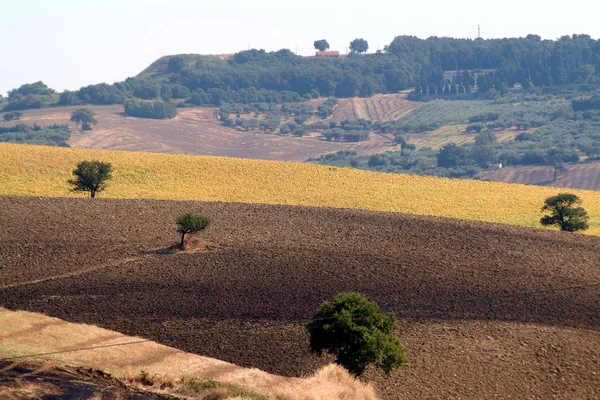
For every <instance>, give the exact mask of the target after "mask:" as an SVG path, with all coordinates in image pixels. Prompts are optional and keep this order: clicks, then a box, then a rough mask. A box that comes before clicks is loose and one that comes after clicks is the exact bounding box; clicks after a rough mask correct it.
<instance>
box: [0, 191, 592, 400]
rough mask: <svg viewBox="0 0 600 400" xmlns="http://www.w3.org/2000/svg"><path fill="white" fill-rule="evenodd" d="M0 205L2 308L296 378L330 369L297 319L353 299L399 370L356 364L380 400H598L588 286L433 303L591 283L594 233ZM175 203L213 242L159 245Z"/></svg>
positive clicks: (252, 213) (168, 240) (120, 205)
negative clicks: (199, 246)
mask: <svg viewBox="0 0 600 400" xmlns="http://www.w3.org/2000/svg"><path fill="white" fill-rule="evenodd" d="M0 210H1V211H0V226H2V227H3V229H2V230H0V265H1V266H2V269H1V270H0V277H1V281H0V287H1V289H0V305H2V306H6V307H9V308H14V309H24V310H30V311H39V312H43V313H46V314H49V315H52V316H56V317H59V318H63V319H66V320H69V321H75V322H85V323H91V324H96V325H99V326H102V327H105V328H108V329H113V330H117V331H120V332H122V333H125V334H132V335H138V336H144V337H149V338H157V339H158V340H159V341H160V342H162V343H164V344H167V345H170V346H174V347H177V348H180V349H183V350H186V351H190V352H194V353H197V354H201V355H205V356H210V357H215V358H219V359H222V360H226V361H230V362H233V363H236V364H238V365H242V366H252V367H258V368H261V369H264V370H266V371H269V372H272V373H277V374H282V375H289V376H300V375H304V374H308V373H310V372H313V371H314V370H315V369H316V368H317V367H319V366H321V365H324V364H325V363H326V362H327V361H329V360H330V359H327V358H320V357H317V356H315V355H313V354H311V353H310V352H309V350H308V338H307V335H306V333H305V331H304V329H303V328H302V327H301V326H299V325H294V322H297V321H298V320H304V319H307V318H310V317H311V316H312V315H314V313H315V311H316V309H317V307H318V305H319V303H320V302H321V301H322V300H324V299H326V298H329V297H331V296H333V295H335V294H337V293H339V292H341V291H359V292H362V293H365V294H366V295H368V296H369V297H371V298H373V299H374V300H376V301H378V302H379V304H380V305H381V307H382V308H384V309H386V310H395V311H396V315H397V318H398V323H399V335H400V337H401V340H402V341H403V342H404V344H405V346H406V347H407V352H408V354H409V357H410V360H411V361H410V365H409V366H408V367H407V368H405V369H403V370H401V371H398V372H396V373H394V374H393V375H392V376H391V377H390V378H386V377H385V376H384V375H382V374H381V373H380V372H378V371H376V370H373V369H370V370H368V372H367V374H366V377H365V378H366V379H367V380H369V381H372V382H374V383H375V385H376V387H377V389H378V390H379V391H380V393H381V394H382V395H383V397H384V398H390V399H393V398H398V399H400V398H402V399H405V398H406V399H408V398H410V399H426V398H470V399H471V398H472V399H483V398H532V399H538V398H539V399H546V398H552V397H556V398H567V399H568V398H573V399H586V398H589V399H592V398H598V397H600V356H599V353H600V338H599V336H598V335H599V333H598V331H599V329H600V319H599V318H598V315H600V301H599V299H598V294H599V289H598V287H591V288H586V289H579V290H566V291H557V292H546V293H540V294H536V295H529V296H519V297H506V298H497V299H488V300H478V301H472V302H460V303H454V304H448V303H447V302H448V301H453V300H459V299H464V298H481V297H488V296H492V297H493V296H498V295H500V296H502V295H507V294H510V293H513V292H516V291H521V290H528V289H549V288H557V287H566V286H579V285H589V284H596V283H600V268H599V265H600V262H599V261H600V238H597V237H588V236H583V235H577V234H566V233H560V232H553V231H545V230H537V229H525V228H518V227H512V226H503V225H494V224H484V223H475V222H466V221H458V220H449V219H442V218H431V217H421V216H411V215H403V214H393V213H376V212H367V211H358V210H334V209H319V208H306V207H289V206H268V205H251V204H229V203H195V202H170V201H146V200H109V199H95V201H90V199H56V198H55V199H53V198H26V197H0ZM188 211H199V212H202V213H204V214H206V215H209V216H210V217H212V218H213V222H214V223H213V227H212V228H211V229H210V230H209V231H207V232H206V233H205V234H204V235H203V239H204V240H205V242H206V243H207V245H209V246H210V245H211V244H212V245H214V246H215V247H216V248H215V249H214V250H212V251H203V252H196V253H177V252H175V253H174V252H170V251H165V249H168V248H169V246H171V245H172V244H173V243H175V242H176V241H177V236H176V234H175V229H174V228H175V227H174V219H175V217H176V216H177V215H179V214H181V213H183V212H188ZM28 282H33V283H28ZM415 304H417V305H419V304H421V305H423V304H433V305H432V306H428V307H417V308H414V309H407V307H410V306H412V305H415ZM288 323H289V324H290V325H287V324H288ZM263 324H284V325H280V326H273V327H264V326H263V327H257V325H263ZM251 327H257V328H256V329H249V328H251ZM201 332H204V333H201ZM182 334H183V336H175V337H172V338H166V336H170V335H182Z"/></svg>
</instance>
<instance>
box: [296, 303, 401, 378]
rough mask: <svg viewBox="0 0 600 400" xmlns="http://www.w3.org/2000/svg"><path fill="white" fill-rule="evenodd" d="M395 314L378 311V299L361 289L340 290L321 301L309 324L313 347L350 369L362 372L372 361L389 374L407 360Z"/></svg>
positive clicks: (357, 373) (353, 371)
mask: <svg viewBox="0 0 600 400" xmlns="http://www.w3.org/2000/svg"><path fill="white" fill-rule="evenodd" d="M394 327H395V322H394V318H393V316H389V315H386V314H384V313H383V312H381V311H379V306H378V305H377V303H376V302H374V301H370V300H369V299H367V298H366V297H365V296H364V295H362V294H360V293H340V294H338V295H337V296H335V297H334V298H333V299H332V300H331V301H325V302H323V303H322V304H321V306H320V308H319V311H318V312H317V314H316V315H315V316H314V317H313V320H312V321H311V322H309V323H308V324H307V325H306V329H307V330H308V332H309V333H310V347H311V349H312V350H313V351H314V352H316V353H322V352H323V351H327V352H329V353H331V354H333V355H335V356H336V357H337V359H336V362H337V363H338V364H340V365H341V366H343V367H344V368H346V369H347V370H348V371H350V373H352V374H354V375H356V376H358V375H361V374H362V373H363V372H364V370H365V368H366V367H367V366H368V365H369V364H375V365H376V366H378V367H379V368H381V369H383V370H384V371H385V373H386V374H388V375H389V374H390V373H391V372H392V371H393V370H395V369H396V368H398V367H401V366H402V365H404V364H406V362H407V359H406V355H405V353H404V347H403V346H402V344H401V343H400V341H399V340H398V338H397V337H396V336H394V334H393V331H394Z"/></svg>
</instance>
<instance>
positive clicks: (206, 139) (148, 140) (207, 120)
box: [0, 105, 393, 161]
mask: <svg viewBox="0 0 600 400" xmlns="http://www.w3.org/2000/svg"><path fill="white" fill-rule="evenodd" d="M85 107H86V108H89V109H91V110H93V111H94V112H95V113H96V119H97V120H98V125H96V126H95V127H94V129H93V130H92V131H89V132H87V133H84V134H74V135H73V136H71V139H70V140H69V144H70V145H71V147H85V148H93V149H107V150H129V151H149V152H155V153H173V154H198V155H214V156H226V157H241V158H253V159H264V160H283V161H305V160H307V159H308V158H313V157H318V156H320V155H322V154H327V153H335V152H336V151H339V150H356V151H358V152H363V153H368V154H371V153H381V152H385V151H388V150H391V149H392V148H393V143H392V138H390V137H384V136H381V135H372V137H371V138H370V139H369V140H367V141H364V142H358V143H340V142H328V141H326V140H324V139H322V138H318V137H314V136H309V137H302V138H298V137H295V136H281V135H275V134H267V133H260V132H243V131H240V130H236V129H232V128H227V127H224V126H222V125H221V124H220V123H219V121H218V120H217V118H216V109H215V108H208V107H194V108H185V109H181V110H179V114H178V115H177V117H175V118H174V119H170V120H154V119H146V118H133V117H127V116H125V115H124V114H123V106H120V105H113V106H85ZM77 108H80V107H56V108H46V109H40V110H26V111H23V117H22V118H21V120H19V121H11V122H4V121H1V122H0V126H11V125H15V124H18V123H24V124H28V125H33V124H34V123H37V124H38V125H42V126H46V125H51V124H69V123H70V125H71V129H73V130H75V126H74V124H73V123H71V122H69V118H70V117H71V113H72V112H73V110H75V109H77Z"/></svg>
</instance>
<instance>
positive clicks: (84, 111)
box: [71, 108, 98, 131]
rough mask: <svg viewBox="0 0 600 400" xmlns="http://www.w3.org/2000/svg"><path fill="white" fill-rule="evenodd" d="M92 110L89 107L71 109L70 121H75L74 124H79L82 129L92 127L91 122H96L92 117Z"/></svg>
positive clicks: (85, 129) (94, 123)
mask: <svg viewBox="0 0 600 400" xmlns="http://www.w3.org/2000/svg"><path fill="white" fill-rule="evenodd" d="M94 115H95V114H94V112H93V111H92V110H90V109H89V108H80V109H78V110H75V111H73V113H72V114H71V121H73V122H75V125H76V126H79V125H81V130H82V131H89V130H91V129H92V126H91V125H92V124H93V125H96V124H98V121H97V120H96V118H94Z"/></svg>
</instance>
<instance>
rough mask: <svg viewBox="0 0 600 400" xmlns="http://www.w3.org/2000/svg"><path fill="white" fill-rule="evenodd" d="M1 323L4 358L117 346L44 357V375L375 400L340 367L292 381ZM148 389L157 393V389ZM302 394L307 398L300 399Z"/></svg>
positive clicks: (21, 314) (54, 326)
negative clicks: (72, 368)
mask: <svg viewBox="0 0 600 400" xmlns="http://www.w3.org/2000/svg"><path fill="white" fill-rule="evenodd" d="M0 318H1V319H2V321H4V323H3V324H1V325H0V355H1V356H3V357H4V356H9V357H10V356H15V355H23V354H36V353H47V352H60V351H63V350H65V349H73V348H87V347H94V346H113V347H102V348H96V349H94V350H86V351H76V352H64V353H58V354H51V355H45V356H44V357H43V359H44V360H45V361H46V362H45V368H44V370H47V369H49V365H77V366H84V367H87V368H93V369H101V370H102V371H105V372H108V373H110V374H112V375H114V376H115V377H117V378H119V379H128V378H132V377H137V376H138V375H139V373H140V372H141V371H142V370H143V371H145V372H147V373H148V374H149V376H150V377H154V379H156V380H157V381H158V382H166V381H169V382H173V383H175V384H176V385H177V386H181V385H178V384H177V383H178V382H179V381H182V380H186V379H187V380H189V379H196V380H198V381H201V380H202V378H203V377H210V379H212V380H215V381H217V382H220V383H224V384H226V385H234V386H235V387H239V388H242V387H243V388H244V389H245V390H238V392H243V393H244V392H245V393H247V394H248V396H247V397H244V398H257V397H258V396H256V395H255V396H254V397H252V396H251V394H253V393H252V392H254V393H257V394H260V395H261V396H267V397H269V398H277V397H278V396H279V398H285V399H288V400H293V399H296V398H297V399H300V398H301V399H306V398H314V399H317V398H339V397H340V396H341V395H343V394H345V395H347V397H346V398H347V399H349V400H350V399H364V398H365V397H370V398H373V399H374V398H376V396H375V393H374V391H373V388H372V387H371V386H370V385H368V384H365V383H362V382H360V381H358V380H356V379H354V378H352V377H351V376H350V375H349V374H348V373H347V372H346V371H345V370H343V369H342V368H340V367H338V366H336V365H329V366H326V367H323V368H321V369H320V370H319V371H317V372H316V373H315V374H314V375H313V376H308V377H306V378H304V379H298V378H288V377H281V376H277V375H272V374H269V373H266V372H263V371H260V370H258V369H255V368H252V369H250V368H241V367H238V366H236V365H233V364H230V363H227V362H224V361H219V360H217V359H214V358H209V357H202V356H199V355H196V354H190V353H186V352H183V351H181V350H177V349H175V348H172V347H167V346H164V345H161V344H158V343H155V342H152V341H143V339H141V338H139V337H131V336H125V335H123V334H120V333H118V332H114V331H109V330H106V329H102V328H98V327H96V326H93V325H85V324H74V323H70V322H66V321H63V320H61V319H57V318H52V317H48V316H45V315H43V314H38V313H31V312H25V311H16V312H15V311H9V310H7V309H5V308H2V307H0ZM131 342H140V343H136V344H134V345H129V346H125V347H123V346H114V345H118V344H122V343H131ZM35 359H39V357H36V358H35ZM19 361H20V360H19ZM19 361H17V362H19ZM40 369H41V368H40ZM7 381H10V379H6V381H5V382H7ZM1 383H2V382H0V397H2V395H3V394H4V395H6V394H8V395H9V398H11V397H10V395H11V394H12V395H14V394H15V393H18V392H16V389H15V387H10V386H9V387H8V388H4V389H5V390H6V391H5V392H4V393H3V387H2V386H3V385H2V384H1ZM156 386H158V385H156ZM198 386H201V385H198ZM46 389H47V388H46ZM144 389H146V390H148V389H157V387H152V388H149V387H145V388H144ZM163 392H164V391H163ZM166 392H167V394H173V395H180V394H186V395H187V396H188V398H204V397H203V396H202V397H200V395H202V393H201V392H200V391H198V392H197V393H178V392H176V391H166ZM299 393H302V394H303V396H302V397H299V396H297V395H298V394H299ZM46 394H47V393H46ZM196 395H198V396H196ZM328 395H329V397H327V396H328ZM15 398H16V397H15ZM36 398H38V397H36ZM40 398H41V396H40Z"/></svg>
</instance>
